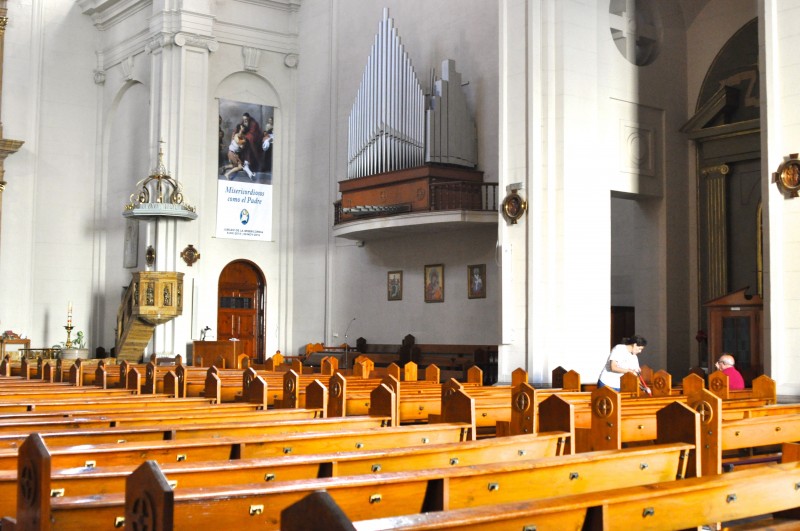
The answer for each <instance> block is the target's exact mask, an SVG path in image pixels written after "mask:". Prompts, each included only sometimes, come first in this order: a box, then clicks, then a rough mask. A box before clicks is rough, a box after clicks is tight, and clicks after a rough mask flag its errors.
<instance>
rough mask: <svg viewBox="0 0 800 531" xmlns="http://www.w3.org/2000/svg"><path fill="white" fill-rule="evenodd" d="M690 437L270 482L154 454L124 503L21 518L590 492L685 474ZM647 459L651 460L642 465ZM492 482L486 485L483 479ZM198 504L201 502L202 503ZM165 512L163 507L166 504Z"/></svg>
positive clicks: (245, 518) (257, 521) (260, 512)
mask: <svg viewBox="0 0 800 531" xmlns="http://www.w3.org/2000/svg"><path fill="white" fill-rule="evenodd" d="M691 448H692V446H691V445H686V444H668V445H660V446H658V447H654V448H646V449H643V448H636V449H626V450H620V451H615V452H603V453H597V454H594V455H591V456H588V458H587V456H559V457H550V458H540V459H534V460H529V461H515V462H513V463H501V464H484V465H475V466H471V467H448V468H440V469H429V470H421V471H407V472H394V473H376V474H371V475H358V476H340V477H336V478H318V479H310V480H288V481H283V482H276V483H274V484H268V485H264V484H263V483H261V484H247V485H229V486H216V487H205V488H200V489H197V488H185V489H182V488H178V489H177V490H173V489H172V488H171V487H170V485H169V482H168V480H167V479H166V477H164V475H163V473H162V472H161V471H160V470H159V469H158V465H156V464H155V463H154V462H153V461H148V462H146V463H144V464H143V465H141V466H140V467H139V468H138V469H137V470H136V471H134V472H133V473H132V474H131V475H130V476H129V477H128V479H127V482H126V494H125V500H126V501H125V502H124V504H123V500H122V498H121V497H120V496H119V495H115V494H106V495H95V496H91V497H81V496H75V497H73V496H65V497H59V498H53V499H50V508H49V514H48V513H45V514H41V513H40V514H39V516H38V517H37V516H36V515H31V516H29V514H30V512H26V511H25V510H24V505H25V503H20V507H21V508H23V510H22V511H20V512H19V513H18V517H19V518H20V519H22V518H28V517H31V518H40V519H41V520H46V521H49V522H51V524H52V529H56V530H57V529H69V528H71V526H72V525H75V524H74V523H73V522H80V523H81V524H82V525H85V526H88V527H94V528H100V529H104V528H111V526H113V525H114V522H116V521H118V520H117V519H118V517H119V516H120V515H121V511H122V509H123V508H126V507H127V508H129V509H130V511H129V510H127V509H126V510H125V513H124V514H125V519H126V521H129V520H130V521H133V520H136V519H137V517H139V516H141V515H140V514H137V511H135V510H134V509H133V508H134V507H142V503H143V502H144V500H149V502H148V508H152V510H154V511H156V512H155V513H149V514H152V517H153V519H154V521H158V522H166V521H167V520H164V519H162V518H164V517H165V516H166V515H171V518H172V522H171V525H172V526H173V527H174V528H176V529H184V528H188V526H190V525H192V526H197V525H203V526H214V527H225V528H230V527H232V526H242V525H246V526H253V525H257V526H259V527H260V528H264V529H279V526H280V512H281V510H282V509H284V508H286V507H288V506H289V505H291V504H292V503H295V502H296V501H298V500H300V499H302V498H303V497H305V496H306V495H308V494H309V493H311V492H314V491H317V490H320V489H325V490H327V491H328V492H329V493H330V494H331V496H332V497H333V498H334V499H335V500H336V501H337V503H338V504H340V505H341V506H342V507H345V512H346V513H347V515H348V516H349V517H351V518H359V519H363V518H366V517H367V516H369V517H375V516H388V515H392V514H405V513H408V512H412V511H418V510H423V511H424V510H443V509H449V508H457V507H464V506H473V505H483V504H493V503H501V502H505V501H511V500H519V499H526V498H528V497H531V496H534V497H537V496H544V495H547V494H549V493H551V492H552V491H553V490H552V489H554V488H555V489H557V490H558V491H559V492H564V493H587V492H592V491H594V490H596V489H598V488H602V486H603V485H604V481H603V479H604V478H607V477H609V475H616V476H617V478H618V481H619V484H621V485H625V486H636V485H643V484H644V485H646V484H652V483H654V482H659V481H666V480H674V479H675V478H676V475H678V474H680V473H681V470H682V467H683V463H685V456H686V452H687V451H689V450H690V449H691ZM643 463H645V464H646V465H647V466H642V464H643ZM487 485H488V487H487ZM201 507H203V509H200V508H201ZM162 511H163V512H162Z"/></svg>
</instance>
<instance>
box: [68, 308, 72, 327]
mask: <svg viewBox="0 0 800 531" xmlns="http://www.w3.org/2000/svg"><path fill="white" fill-rule="evenodd" d="M67 326H72V302H70V303H69V305H68V306H67Z"/></svg>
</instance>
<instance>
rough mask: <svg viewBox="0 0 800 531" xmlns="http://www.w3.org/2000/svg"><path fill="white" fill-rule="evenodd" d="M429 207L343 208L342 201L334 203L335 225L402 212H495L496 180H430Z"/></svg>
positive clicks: (406, 204) (377, 206)
mask: <svg viewBox="0 0 800 531" xmlns="http://www.w3.org/2000/svg"><path fill="white" fill-rule="evenodd" d="M428 197H429V198H430V200H429V202H428V208H426V209H420V208H414V207H412V205H410V204H408V203H402V204H395V205H358V206H354V207H349V208H343V207H342V202H341V201H336V202H335V203H334V225H338V224H340V223H347V222H349V221H357V220H362V219H373V218H378V217H393V216H401V215H403V214H407V213H409V212H444V211H448V210H471V211H482V212H497V205H498V197H497V183H475V182H468V181H445V182H431V183H429V185H428Z"/></svg>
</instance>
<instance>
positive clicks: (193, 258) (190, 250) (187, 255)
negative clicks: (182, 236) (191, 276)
mask: <svg viewBox="0 0 800 531" xmlns="http://www.w3.org/2000/svg"><path fill="white" fill-rule="evenodd" d="M181 258H183V261H184V262H186V265H188V266H189V267H192V264H194V263H195V262H197V261H198V260H200V253H199V252H197V249H195V248H194V246H193V245H192V244H189V245H187V246H186V249H184V250H183V251H181Z"/></svg>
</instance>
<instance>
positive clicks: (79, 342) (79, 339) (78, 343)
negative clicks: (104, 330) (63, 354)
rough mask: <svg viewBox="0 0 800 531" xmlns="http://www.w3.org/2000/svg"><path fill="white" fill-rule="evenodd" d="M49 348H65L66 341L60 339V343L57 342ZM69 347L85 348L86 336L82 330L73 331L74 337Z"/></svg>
mask: <svg viewBox="0 0 800 531" xmlns="http://www.w3.org/2000/svg"><path fill="white" fill-rule="evenodd" d="M50 348H55V349H59V350H60V349H64V348H67V342H66V341H62V342H61V343H57V344H55V345H53V346H52V347H50ZM70 348H86V336H85V335H83V332H82V331H80V330H78V331H77V332H76V333H75V339H73V340H72V341H71V345H70Z"/></svg>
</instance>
